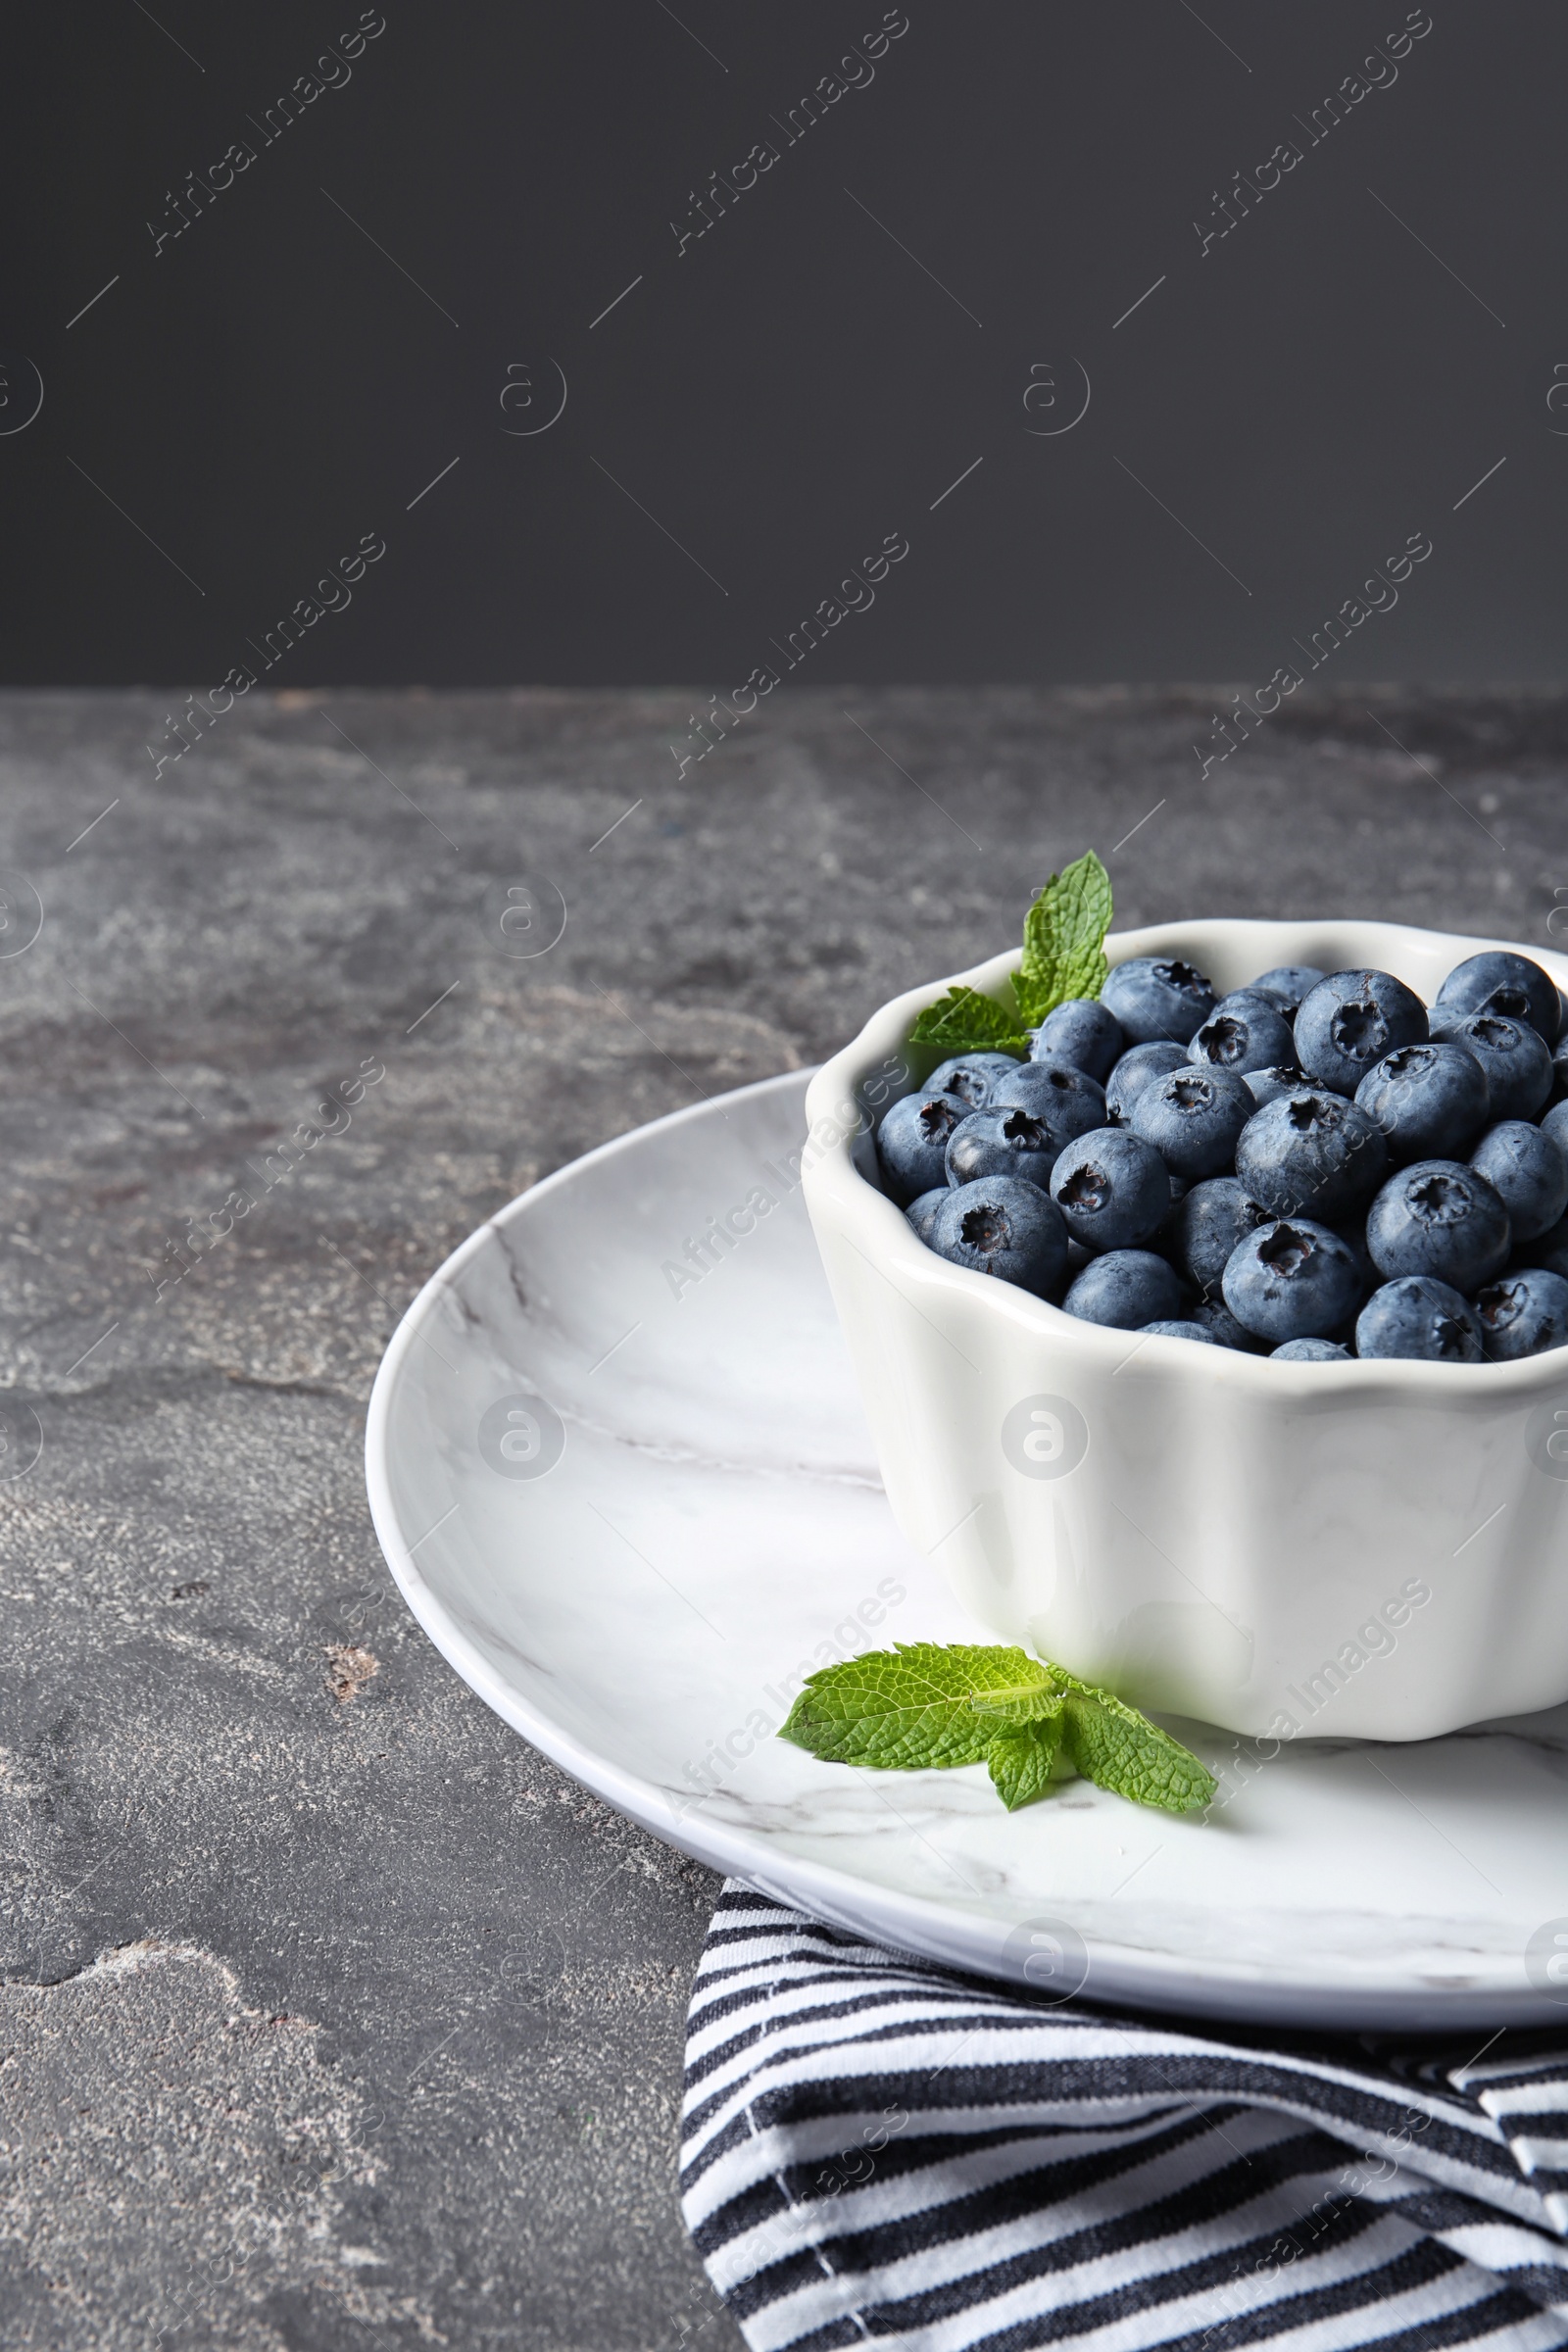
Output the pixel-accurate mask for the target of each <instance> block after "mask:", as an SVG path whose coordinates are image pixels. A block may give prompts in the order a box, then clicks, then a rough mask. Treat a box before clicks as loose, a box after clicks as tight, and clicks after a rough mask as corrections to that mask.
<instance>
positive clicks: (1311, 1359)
mask: <svg viewBox="0 0 1568 2352" xmlns="http://www.w3.org/2000/svg"><path fill="white" fill-rule="evenodd" d="M1269 1353H1270V1355H1271V1356H1272V1357H1273V1358H1274V1361H1275V1362H1276V1363H1280V1364H1348V1362H1349V1361H1350V1350H1349V1349H1348V1348H1342V1347H1341V1346H1340V1344H1339V1342H1338V1340H1287V1341H1286V1342H1285V1344H1284V1346H1283V1347H1282V1348H1270V1349H1269Z"/></svg>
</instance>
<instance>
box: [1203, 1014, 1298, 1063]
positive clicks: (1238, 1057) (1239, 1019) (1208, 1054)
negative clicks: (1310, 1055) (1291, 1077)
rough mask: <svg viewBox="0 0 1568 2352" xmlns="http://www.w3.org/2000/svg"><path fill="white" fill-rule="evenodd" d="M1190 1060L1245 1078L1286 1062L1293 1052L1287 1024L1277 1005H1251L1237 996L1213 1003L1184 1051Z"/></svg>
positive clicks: (1289, 1026)
mask: <svg viewBox="0 0 1568 2352" xmlns="http://www.w3.org/2000/svg"><path fill="white" fill-rule="evenodd" d="M1188 1051H1189V1053H1190V1054H1192V1057H1193V1059H1194V1061H1209V1062H1212V1063H1213V1065H1214V1067H1215V1068H1216V1069H1219V1070H1234V1071H1235V1072H1236V1075H1237V1076H1238V1078H1245V1077H1246V1076H1247V1075H1248V1074H1249V1072H1250V1071H1251V1070H1266V1069H1270V1068H1272V1067H1273V1065H1274V1064H1275V1063H1277V1062H1281V1061H1289V1060H1290V1058H1291V1055H1292V1053H1293V1051H1294V1047H1293V1044H1292V1038H1291V1024H1290V1022H1289V1021H1288V1020H1287V1019H1286V1018H1285V1015H1284V1013H1283V1012H1281V1011H1280V1010H1279V1009H1278V1007H1277V1006H1275V1005H1268V1004H1264V1003H1262V1002H1259V1004H1258V1005H1255V1006H1253V1005H1248V1004H1247V1003H1246V1002H1245V1000H1243V999H1242V998H1239V997H1227V998H1226V1000H1225V1003H1224V1004H1223V1005H1216V1006H1215V1007H1214V1010H1213V1011H1212V1012H1211V1013H1210V1014H1209V1016H1208V1018H1207V1020H1206V1021H1204V1023H1203V1024H1202V1026H1201V1029H1199V1030H1198V1031H1197V1033H1196V1034H1195V1036H1194V1038H1193V1041H1192V1044H1191V1046H1190V1047H1189V1048H1188Z"/></svg>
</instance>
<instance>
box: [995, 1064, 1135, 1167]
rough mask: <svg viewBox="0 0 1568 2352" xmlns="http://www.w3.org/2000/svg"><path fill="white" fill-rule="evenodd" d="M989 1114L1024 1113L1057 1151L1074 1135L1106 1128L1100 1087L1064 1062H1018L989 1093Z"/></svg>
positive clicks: (1103, 1096) (1084, 1074)
mask: <svg viewBox="0 0 1568 2352" xmlns="http://www.w3.org/2000/svg"><path fill="white" fill-rule="evenodd" d="M986 1107H987V1108H988V1109H989V1110H1027V1111H1028V1112H1029V1113H1030V1115H1031V1117H1033V1118H1037V1119H1038V1120H1039V1121H1040V1123H1041V1125H1042V1126H1043V1127H1045V1128H1046V1129H1047V1130H1048V1131H1049V1133H1050V1135H1051V1138H1052V1140H1053V1142H1054V1144H1055V1146H1056V1149H1057V1150H1058V1151H1060V1149H1061V1147H1062V1145H1063V1144H1070V1143H1071V1142H1072V1139H1073V1137H1074V1136H1075V1135H1088V1134H1090V1133H1091V1132H1092V1131H1093V1130H1094V1129H1095V1128H1096V1127H1103V1126H1104V1124H1105V1094H1104V1089H1103V1087H1099V1086H1097V1085H1096V1084H1095V1082H1094V1080H1093V1078H1091V1077H1089V1076H1087V1075H1086V1073H1085V1072H1084V1071H1082V1070H1075V1069H1073V1068H1072V1067H1071V1065H1070V1064H1069V1063H1067V1062H1065V1061H1020V1062H1019V1063H1018V1064H1017V1066H1016V1068H1015V1069H1014V1070H1013V1071H1012V1072H1011V1074H1010V1076H1008V1077H1006V1078H1001V1079H999V1080H998V1081H997V1084H996V1085H995V1086H994V1087H993V1088H992V1090H991V1101H990V1103H988V1104H987V1106H986Z"/></svg>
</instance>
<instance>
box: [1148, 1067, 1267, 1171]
mask: <svg viewBox="0 0 1568 2352" xmlns="http://www.w3.org/2000/svg"><path fill="white" fill-rule="evenodd" d="M1254 1107H1255V1105H1254V1104H1253V1102H1252V1095H1251V1089H1250V1087H1249V1086H1248V1083H1247V1080H1246V1079H1245V1078H1238V1077H1236V1076H1235V1075H1234V1073H1233V1072H1232V1071H1230V1070H1216V1069H1214V1068H1212V1067H1211V1066H1209V1065H1207V1064H1205V1063H1189V1064H1188V1066H1187V1067H1186V1068H1185V1069H1181V1070H1172V1071H1171V1073H1170V1075H1169V1076H1168V1077H1165V1078H1156V1079H1155V1080H1154V1082H1153V1084H1152V1086H1146V1087H1145V1089H1144V1091H1143V1093H1142V1094H1141V1095H1140V1096H1139V1098H1138V1100H1137V1102H1136V1103H1134V1104H1133V1115H1132V1122H1131V1124H1132V1130H1133V1133H1134V1134H1135V1135H1141V1136H1142V1137H1143V1139H1144V1141H1145V1142H1146V1143H1149V1144H1152V1145H1153V1147H1154V1149H1155V1151H1156V1152H1158V1153H1159V1155H1160V1157H1161V1158H1162V1159H1163V1160H1164V1162H1165V1165H1166V1167H1167V1168H1169V1170H1170V1172H1171V1174H1172V1175H1173V1176H1186V1177H1188V1178H1189V1179H1191V1180H1195V1181H1196V1179H1197V1178H1198V1177H1200V1176H1219V1175H1222V1174H1224V1173H1225V1172H1226V1171H1228V1170H1229V1168H1230V1165H1231V1161H1232V1159H1233V1158H1234V1157H1235V1154H1236V1139H1237V1137H1238V1136H1239V1135H1240V1134H1241V1132H1242V1129H1243V1128H1244V1127H1245V1126H1246V1125H1247V1123H1248V1121H1249V1119H1250V1117H1251V1116H1252V1113H1253V1109H1254Z"/></svg>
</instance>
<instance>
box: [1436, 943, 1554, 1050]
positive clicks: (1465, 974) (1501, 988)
mask: <svg viewBox="0 0 1568 2352" xmlns="http://www.w3.org/2000/svg"><path fill="white" fill-rule="evenodd" d="M1433 1009H1434V1011H1435V1012H1437V1013H1441V1014H1442V1015H1443V1017H1444V1018H1445V1019H1446V1020H1451V1019H1453V1018H1455V1017H1459V1018H1462V1017H1463V1015H1464V1014H1466V1013H1468V1012H1500V1013H1502V1014H1504V1015H1505V1016H1506V1018H1507V1019H1508V1020H1510V1021H1523V1022H1525V1023H1526V1024H1527V1026H1528V1027H1530V1028H1532V1029H1534V1030H1536V1031H1537V1032H1538V1033H1539V1035H1540V1036H1542V1037H1544V1039H1545V1041H1546V1043H1547V1045H1548V1046H1552V1045H1555V1044H1556V1042H1557V1034H1558V1031H1559V1030H1560V1029H1561V1027H1562V1004H1561V1000H1560V999H1559V997H1558V995H1557V983H1556V982H1555V980H1553V979H1552V978H1551V977H1550V975H1549V974H1548V973H1546V972H1544V971H1543V970H1542V968H1541V966H1540V964H1539V963H1532V962H1531V960H1530V958H1529V956H1513V955H1509V954H1508V953H1507V951H1506V950H1504V949H1500V948H1487V949H1485V950H1484V951H1483V953H1482V954H1481V955H1479V956H1466V957H1465V960H1464V962H1463V963H1456V964H1455V965H1454V967H1453V969H1452V971H1451V972H1450V973H1449V974H1448V977H1447V978H1446V980H1445V982H1444V983H1443V986H1442V987H1441V988H1440V989H1439V991H1438V1001H1437V1004H1436V1005H1435V1006H1434V1007H1433Z"/></svg>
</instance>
